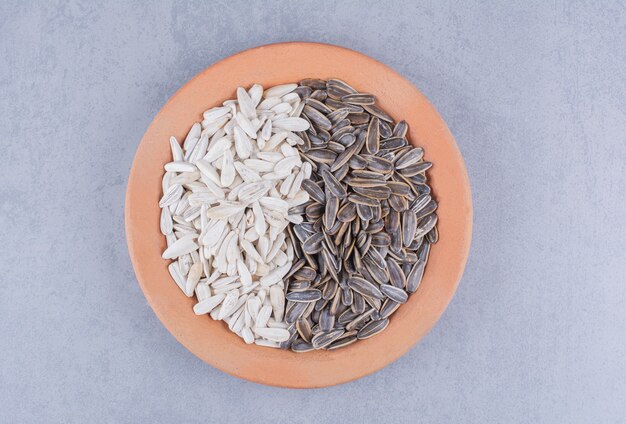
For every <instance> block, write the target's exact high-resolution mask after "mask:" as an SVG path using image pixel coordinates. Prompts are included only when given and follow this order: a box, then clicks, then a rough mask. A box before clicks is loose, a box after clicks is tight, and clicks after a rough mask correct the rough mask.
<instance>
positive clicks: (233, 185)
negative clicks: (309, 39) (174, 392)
mask: <svg viewBox="0 0 626 424" xmlns="http://www.w3.org/2000/svg"><path fill="white" fill-rule="evenodd" d="M375 101H376V99H375V97H374V96H373V95H372V94H368V93H360V92H358V91H357V90H355V89H354V88H352V87H351V86H350V85H348V84H347V83H345V82H343V81H341V80H338V79H329V80H328V81H324V80H319V79H305V80H302V81H300V83H299V84H284V85H280V86H276V87H272V88H269V89H267V90H265V91H264V90H263V88H262V87H261V86H260V85H258V84H255V85H253V86H252V87H251V88H250V89H249V90H245V89H244V88H241V87H240V88H238V89H237V99H236V100H235V99H233V100H227V101H225V102H224V103H223V105H222V106H220V107H215V108H213V109H210V110H208V111H206V112H204V114H203V118H204V119H203V120H202V122H198V123H195V124H193V126H192V127H191V130H190V131H189V133H188V134H187V137H186V138H185V140H184V142H183V144H182V146H181V145H180V143H179V142H178V140H176V138H174V137H172V138H171V139H170V145H171V149H172V162H169V163H167V164H166V165H165V171H166V172H165V176H164V177H163V197H162V198H161V201H160V203H159V206H160V207H161V222H160V224H161V231H162V233H163V234H164V235H165V238H166V241H167V249H166V250H165V251H164V252H163V258H164V259H172V262H171V263H170V264H169V271H170V274H171V276H172V278H173V279H174V281H175V282H176V284H177V285H178V286H179V287H180V289H181V290H182V291H183V292H184V293H185V295H187V296H189V297H191V296H193V295H194V294H195V296H196V297H197V299H198V303H197V304H196V305H195V306H194V308H193V309H194V312H195V313H196V314H198V315H202V314H210V316H211V317H212V318H213V319H216V320H223V321H224V322H226V323H227V324H228V327H229V329H230V330H231V331H233V332H234V333H236V334H237V335H239V336H240V337H241V338H243V340H244V341H245V342H246V343H256V344H257V345H261V346H269V347H280V348H285V349H288V348H291V350H293V351H294V352H307V351H310V350H314V349H336V348H340V347H343V346H347V345H349V344H351V343H353V342H355V341H357V340H360V339H366V338H369V337H372V336H374V335H376V334H378V333H380V332H381V331H383V330H384V329H385V328H386V327H387V325H388V324H389V317H390V316H391V315H392V314H393V313H394V312H395V311H396V310H397V309H398V308H399V307H400V305H402V304H403V303H405V302H406V301H407V300H408V297H409V295H410V294H411V293H413V292H415V291H416V290H417V288H418V286H419V284H420V281H421V279H422V275H423V273H424V268H425V266H426V262H427V260H428V255H429V251H430V245H431V244H433V243H436V242H437V239H438V233H437V227H436V223H437V215H436V214H435V210H436V208H437V203H436V202H435V200H434V199H432V197H431V193H430V187H429V186H428V185H427V178H426V171H427V170H428V169H429V168H430V167H431V165H432V164H431V163H430V162H427V161H424V159H423V155H424V152H423V150H422V149H421V148H419V147H412V146H411V144H410V143H409V142H408V140H407V138H406V136H407V132H408V126H407V124H406V122H404V121H400V122H398V123H396V124H394V123H393V119H392V118H391V117H390V116H388V115H387V114H386V113H385V112H383V111H382V110H381V109H380V108H378V107H377V106H376V105H375Z"/></svg>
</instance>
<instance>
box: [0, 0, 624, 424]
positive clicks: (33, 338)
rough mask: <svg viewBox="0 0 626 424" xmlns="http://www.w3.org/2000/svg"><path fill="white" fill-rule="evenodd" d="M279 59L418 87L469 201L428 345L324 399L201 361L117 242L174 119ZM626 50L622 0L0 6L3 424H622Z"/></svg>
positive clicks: (328, 393) (121, 243)
mask: <svg viewBox="0 0 626 424" xmlns="http://www.w3.org/2000/svg"><path fill="white" fill-rule="evenodd" d="M98 3H100V4H98ZM291 40H310V41H321V42H327V43H333V44H338V45H342V46H346V47H349V48H352V49H355V50H359V51H361V52H363V53H365V54H367V55H370V56H372V57H374V58H376V59H378V60H380V61H382V62H384V63H386V64H388V65H389V66H391V67H393V68H394V69H396V70H397V71H399V72H400V73H401V74H403V75H404V76H405V77H406V78H408V79H409V80H411V81H412V82H413V83H415V85H416V86H417V87H419V88H420V89H421V90H422V91H423V92H424V93H425V94H426V95H427V96H428V97H429V98H430V99H431V101H432V102H433V103H434V104H435V106H436V107H437V108H438V109H439V111H440V112H441V114H442V115H443V117H444V119H446V121H447V123H448V125H449V126H450V129H451V130H452V133H453V134H454V135H455V136H456V139H457V142H458V144H459V146H460V148H461V151H462V152H463V155H464V157H465V160H466V163H467V167H468V172H469V176H470V180H471V183H472V191H473V201H474V212H475V218H474V238H473V242H472V251H471V255H470V259H469V262H468V265H467V269H466V272H465V275H464V277H463V280H462V281H461V284H460V286H459V290H458V292H457V294H456V297H455V298H454V300H453V301H452V303H451V304H450V307H449V309H448V310H447V311H446V313H445V314H444V316H443V318H442V319H441V321H440V322H439V323H438V325H437V326H436V327H435V328H434V330H433V331H432V332H431V333H430V334H429V335H428V336H427V337H426V338H425V339H424V340H423V341H422V342H421V343H420V344H419V345H417V346H416V347H415V348H414V349H413V350H412V351H411V352H410V353H408V354H407V355H406V356H404V357H403V358H402V359H400V360H399V361H397V362H395V363H394V364H392V365H390V366H389V367H387V368H386V369H384V370H382V371H380V372H378V373H376V374H374V375H372V376H369V377H367V378H364V379H361V380H359V381H356V382H353V383H349V384H344V385H341V386H338V387H332V388H328V389H323V390H284V389H277V388H271V387H264V386H260V385H257V384H253V383H248V382H246V381H242V380H239V379H236V378H233V377H230V376H228V375H226V374H223V373H221V372H219V371H217V370H215V369H213V368H211V367H210V366H208V365H206V364H204V363H203V362H201V361H200V360H198V359H197V358H196V357H194V356H193V355H192V354H191V353H189V352H188V351H187V350H185V348H183V347H182V346H181V345H179V344H178V343H177V342H176V340H174V338H173V337H172V336H171V335H170V334H169V333H168V332H167V331H166V330H165V328H164V327H163V326H162V325H161V324H160V323H159V322H158V320H157V318H156V317H155V316H154V314H153V313H152V311H151V309H150V307H149V306H148V304H147V303H146V301H145V299H144V297H143V295H142V293H141V291H140V289H139V286H138V284H137V282H136V280H135V276H134V274H133V270H132V267H131V264H130V261H129V258H128V254H127V250H126V243H125V239H124V222H123V209H124V191H125V187H126V179H127V175H128V172H129V169H130V166H131V162H132V159H133V155H134V152H135V149H136V148H137V145H138V143H139V140H140V138H141V136H142V134H143V132H144V131H145V129H146V127H147V126H148V124H149V123H150V121H151V120H152V118H153V117H154V115H155V114H156V113H157V111H158V110H159V109H160V108H161V106H162V105H163V104H164V103H165V102H166V100H167V99H168V98H169V97H170V96H171V95H172V94H173V93H174V92H175V91H176V90H177V89H178V88H179V87H180V86H181V85H182V84H184V83H185V82H186V81H187V80H189V79H190V78H191V77H193V76H194V75H195V74H196V73H198V72H200V71H201V70H202V69H203V68H205V67H206V66H208V65H210V64H211V63H213V62H215V61H217V60H219V59H221V58H224V57H226V56H228V55H231V54H233V53H236V52H238V51H240V50H243V49H247V48H249V47H254V46H257V45H260V44H266V43H273V42H278V41H291ZM625 40H626V9H625V6H624V2H622V1H600V2H597V1H576V2H569V1H566V2H561V1H528V2H507V1H503V2H475V1H462V2H449V1H440V0H437V1H426V2H409V1H406V2H399V1H398V2H385V4H384V5H383V3H382V2H379V1H360V2H352V1H311V2H302V1H285V2H278V1H263V2H261V1H258V2H244V1H234V0H231V1H214V2H211V1H197V2H190V3H187V2H182V1H155V2H125V1H107V2H94V1H84V2H66V1H62V2H60V1H45V2H40V3H33V2H30V1H19V0H15V1H14V0H10V1H7V0H3V1H0V142H1V143H2V144H1V146H0V147H1V150H0V165H1V166H0V234H1V235H0V239H1V240H2V243H1V245H0V246H1V247H0V261H1V262H0V265H1V266H2V276H1V277H0V283H1V284H0V422H5V423H18V422H37V423H43V422H82V423H88V422H89V423H92V422H110V423H120V422H133V423H136V422H162V423H172V422H203V423H208V422H236V423H246V422H259V423H261V422H270V420H272V421H271V422H277V423H279V422H280V423H282V422H285V423H294V424H295V423H309V422H316V423H322V422H329V423H337V422H367V423H369V422H389V423H394V422H398V423H405V422H412V423H415V422H424V423H429V422H433V423H457V422H470V423H533V424H534V423H618V422H622V423H623V422H624V420H626V342H625V340H626V241H625V239H626V100H625V99H626V89H625V81H626V72H625V66H626V49H625V47H624V46H625Z"/></svg>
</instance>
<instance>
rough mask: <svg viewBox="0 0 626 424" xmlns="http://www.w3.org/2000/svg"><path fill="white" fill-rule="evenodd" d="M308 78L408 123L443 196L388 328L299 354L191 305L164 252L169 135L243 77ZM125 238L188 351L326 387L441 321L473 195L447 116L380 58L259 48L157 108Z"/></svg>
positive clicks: (313, 46)
mask: <svg viewBox="0 0 626 424" xmlns="http://www.w3.org/2000/svg"><path fill="white" fill-rule="evenodd" d="M305 77H319V78H330V77H338V78H342V79H344V80H346V81H348V82H349V83H350V84H352V85H354V86H355V87H357V88H358V89H359V90H361V91H368V92H372V93H373V94H375V95H376V96H377V97H378V104H380V106H381V107H383V108H384V109H385V110H386V111H387V112H388V113H389V114H390V115H391V116H393V117H394V118H396V119H405V120H406V121H407V122H408V123H409V128H410V132H409V137H410V139H411V140H412V141H413V142H415V143H416V144H419V145H421V146H423V147H424V148H425V151H426V159H427V160H430V161H432V162H433V163H434V166H433V168H432V169H431V170H430V171H429V179H430V181H431V186H432V189H433V193H435V196H436V198H437V200H438V201H439V208H438V215H439V223H438V228H439V233H440V240H439V243H437V244H436V245H434V246H433V248H432V249H431V255H430V260H429V263H428V266H427V268H426V272H425V275H424V279H423V281H422V284H421V286H420V288H419V290H418V291H417V292H416V293H415V294H413V295H412V296H411V298H410V300H409V301H408V302H407V303H406V304H405V305H403V306H402V307H401V308H400V309H399V310H398V311H397V312H396V313H395V314H394V315H393V316H392V319H391V322H390V324H389V326H388V328H387V329H386V330H385V331H384V332H383V333H381V334H379V335H377V336H375V337H373V338H371V339H368V340H363V341H360V342H358V343H355V344H353V345H350V346H348V347H346V348H343V349H339V350H337V351H330V352H326V351H323V352H310V353H306V354H296V353H293V352H291V351H280V350H276V349H269V348H262V347H258V346H255V345H251V346H248V345H245V344H244V343H242V342H241V341H240V340H239V338H238V337H237V336H236V335H234V334H232V333H231V332H230V331H229V330H228V328H227V327H226V326H225V325H224V323H221V322H214V321H212V320H211V319H210V318H209V317H208V316H204V317H197V316H195V315H194V314H193V312H192V305H193V304H194V302H193V300H192V299H189V298H186V297H185V296H184V295H183V294H182V293H181V292H180V290H179V289H178V287H176V284H174V283H173V282H172V280H171V277H170V276H169V273H168V272H167V264H166V261H163V260H162V259H161V256H160V255H161V252H162V250H163V248H164V246H165V240H164V237H163V236H162V235H161V233H160V231H159V215H160V213H159V209H158V207H157V206H156V205H157V203H158V199H159V198H160V196H161V178H162V175H163V164H165V163H166V162H168V161H169V160H170V152H169V143H168V142H167V140H168V139H169V136H170V135H175V136H176V137H177V138H178V139H179V140H181V139H183V138H184V136H185V134H186V132H187V130H188V128H189V126H190V123H191V122H193V121H196V120H199V119H200V115H201V113H202V112H203V111H204V110H206V109H208V108H209V107H212V106H215V105H216V104H218V103H221V102H222V101H223V100H225V99H227V98H232V97H234V95H235V88H236V87H237V86H239V85H243V86H249V85H251V84H252V83H254V82H259V83H261V84H263V85H264V86H271V85H275V84H280V83H286V82H292V81H298V80H300V79H302V78H305ZM125 223H126V237H127V242H128V249H129V252H130V257H131V261H132V264H133V267H134V269H135V273H136V275H137V279H138V281H139V284H140V286H141V289H142V291H143V292H144V295H145V296H146V299H147V300H148V303H149V304H150V306H151V307H152V309H153V310H154V312H155V314H156V315H157V317H158V318H159V319H160V320H161V322H162V323H163V325H164V326H165V327H166V328H167V329H168V331H169V332H170V333H172V334H173V335H174V337H176V339H177V340H178V341H179V342H180V343H182V344H183V345H184V346H185V347H186V348H187V349H188V350H189V351H191V352H192V353H193V354H195V355H196V356H198V357H199V358H200V359H202V360H204V361H205V362H207V363H209V364H210V365H212V366H214V367H215V368H218V369H220V370H222V371H224V372H227V373H229V374H231V375H233V376H236V377H240V378H243V379H246V380H249V381H253V382H257V383H261V384H267V385H273V386H281V387H292V388H312V387H324V386H330V385H334V384H340V383H345V382H348V381H352V380H355V379H357V378H360V377H363V376H365V375H368V374H370V373H373V372H375V371H377V370H379V369H381V368H383V367H384V366H386V365H388V364H390V363H391V362H393V361H395V360H396V359H398V358H400V357H401V356H402V355H404V354H405V353H406V352H407V351H408V350H409V349H410V348H411V347H412V346H413V345H414V344H415V343H416V342H417V341H419V340H420V339H421V338H422V337H423V336H424V335H425V334H426V333H427V332H428V331H429V330H430V329H431V328H432V327H433V325H434V324H435V323H436V322H437V320H438V319H439V318H440V316H441V315H442V313H443V311H444V310H445V308H446V307H447V305H448V303H449V302H450V300H451V299H452V296H453V295H454V292H455V290H456V287H457V285H458V282H459V280H460V278H461V275H462V273H463V269H464V267H465V263H466V261H467V256H468V253H469V247H470V240H471V232H472V203H471V192H470V186H469V180H468V177H467V172H466V170H465V165H464V163H463V159H462V157H461V154H460V152H459V150H458V147H457V145H456V143H455V141H454V138H453V137H452V134H451V133H450V131H449V130H448V128H447V126H446V124H445V123H444V121H443V119H442V118H441V117H440V116H439V114H438V113H437V111H436V110H435V108H434V107H433V106H432V105H431V104H430V102H429V101H428V100H427V99H426V97H424V96H423V95H422V94H421V93H420V91H419V90H418V89H417V88H415V87H414V86H413V85H412V84H411V83H410V82H408V81H407V80H405V79H404V78H403V77H402V76H400V75H399V74H398V73H396V72H395V71H393V70H392V69H391V68H389V67H387V66H385V65H383V64H382V63H380V62H378V61H376V60H374V59H372V58H370V57H368V56H365V55H363V54H361V53H358V52H355V51H353V50H349V49H346V48H342V47H338V46H333V45H327V44H320V43H305V42H293V43H279V44H272V45H266V46H260V47H256V48H253V49H250V50H245V51H242V52H240V53H237V54H235V55H233V56H230V57H228V58H226V59H224V60H222V61H220V62H217V63H215V64H214V65H211V66H209V67H208V68H206V69H205V70H203V71H202V72H201V73H200V74H198V75H197V76H196V77H194V78H193V79H192V80H191V81H189V82H188V83H186V84H185V85H184V86H183V87H182V88H181V89H180V90H179V91H178V92H177V93H176V94H175V95H174V96H173V97H172V98H171V99H170V100H169V101H168V102H167V103H166V104H165V106H163V108H162V109H161V110H160V111H159V113H158V114H157V115H156V117H155V118H154V121H153V122H152V123H151V124H150V126H149V127H148V129H147V131H146V133H145V135H144V137H143V138H142V140H141V143H140V145H139V147H138V149H137V153H136V155H135V158H134V161H133V165H132V169H131V172H130V177H129V181H128V187H127V192H126V209H125Z"/></svg>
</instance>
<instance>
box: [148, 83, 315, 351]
mask: <svg viewBox="0 0 626 424" xmlns="http://www.w3.org/2000/svg"><path fill="white" fill-rule="evenodd" d="M296 87H297V84H285V85H279V86H276V87H272V88H270V89H267V90H265V91H264V90H263V87H261V86H260V85H258V84H255V85H253V86H252V87H251V88H250V90H247V91H246V90H245V89H243V88H241V87H240V88H238V89H237V99H236V100H234V99H233V100H227V101H225V102H224V103H223V105H222V106H221V107H215V108H213V109H210V110H207V111H206V112H204V114H203V118H204V119H203V121H202V122H197V123H195V124H193V126H192V127H191V130H190V131H189V133H188V134H187V137H186V138H185V140H184V142H183V144H182V146H181V145H180V143H179V142H178V140H176V138H175V137H171V139H170V144H171V149H172V157H173V160H172V162H169V163H167V164H166V165H165V171H166V172H165V176H164V177H163V193H164V194H163V197H162V198H161V200H160V202H159V206H160V207H161V221H160V225H161V232H162V233H163V234H164V235H165V237H166V240H167V249H166V250H165V251H164V252H163V258H164V259H171V260H172V262H171V263H170V264H169V272H170V274H171V276H172V278H173V279H174V281H175V282H176V284H177V285H178V286H179V287H180V289H181V290H182V291H183V292H184V293H185V295H187V296H189V297H192V296H194V294H195V296H196V298H197V300H198V303H197V304H196V305H195V306H194V308H193V310H194V312H195V313H196V314H197V315H202V314H210V316H211V317H212V318H213V319H215V320H222V321H224V322H226V323H227V324H228V328H229V329H230V330H231V331H233V332H234V333H236V334H237V335H239V336H240V337H241V338H243V339H244V341H245V342H246V343H248V344H250V343H256V344H257V345H262V346H270V347H279V346H280V344H281V343H282V342H286V341H287V340H288V339H289V338H290V336H291V332H290V331H289V329H288V324H287V323H286V322H285V321H284V315H285V282H284V281H283V279H284V277H285V276H286V275H287V274H288V273H289V271H290V269H291V267H292V263H293V261H294V258H295V253H294V245H293V240H291V238H290V237H289V233H288V231H287V227H288V225H289V223H290V222H291V223H294V224H299V223H301V222H302V216H301V215H290V214H289V210H290V209H291V208H295V207H297V206H300V205H302V204H304V203H306V202H307V201H308V200H309V195H308V193H307V192H306V191H305V190H303V189H302V188H301V184H302V181H303V180H304V179H309V178H310V176H311V172H312V169H311V164H309V163H307V162H304V163H303V162H302V161H301V159H300V155H299V152H298V149H297V148H296V147H295V146H296V145H297V144H301V143H303V140H302V139H301V138H300V137H299V136H298V135H296V132H301V131H306V130H307V129H308V128H309V126H310V124H309V122H308V121H307V120H305V119H303V118H300V113H301V112H302V109H303V107H304V103H303V102H302V101H301V99H300V96H299V95H298V94H297V93H295V92H294V90H295V89H296Z"/></svg>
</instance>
